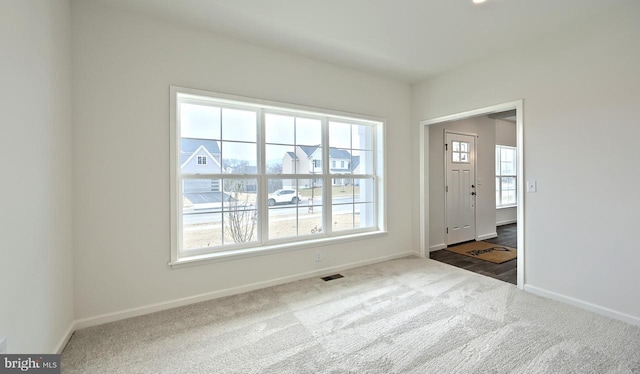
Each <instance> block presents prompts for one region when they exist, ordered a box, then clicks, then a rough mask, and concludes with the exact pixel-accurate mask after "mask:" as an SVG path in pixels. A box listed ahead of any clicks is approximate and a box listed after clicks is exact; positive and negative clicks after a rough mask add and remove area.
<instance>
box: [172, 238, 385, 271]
mask: <svg viewBox="0 0 640 374" xmlns="http://www.w3.org/2000/svg"><path fill="white" fill-rule="evenodd" d="M386 235H387V232H386V231H370V232H365V233H358V234H352V235H344V236H335V237H330V238H322V239H316V240H307V241H304V242H296V243H286V244H274V245H270V246H264V247H252V248H242V249H234V250H229V251H224V252H216V253H207V254H201V255H194V256H185V257H182V258H180V259H178V260H177V261H174V262H169V266H171V268H172V269H181V268H185V267H191V266H199V265H207V264H211V263H217V262H224V261H232V260H239V259H243V258H250V257H256V256H264V255H270V254H274V253H281V252H288V251H294V250H300V249H305V248H312V247H318V246H326V245H333V244H340V243H347V242H351V241H356V240H365V239H374V238H379V237H383V236H386Z"/></svg>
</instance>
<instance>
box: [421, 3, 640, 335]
mask: <svg viewBox="0 0 640 374" xmlns="http://www.w3.org/2000/svg"><path fill="white" fill-rule="evenodd" d="M638 19H640V3H638V2H633V3H631V4H629V5H628V6H626V7H625V8H622V9H620V10H618V11H617V12H614V13H611V14H603V15H601V16H600V17H599V18H597V19H593V20H591V22H590V23H586V24H583V25H567V30H566V32H565V33H564V34H561V33H556V34H554V35H550V36H549V38H548V39H546V40H543V41H540V42H539V43H536V44H532V45H529V46H528V47H526V48H525V47H523V48H521V49H511V50H505V53H504V55H499V56H492V57H491V58H487V59H485V60H481V61H476V62H474V63H473V64H472V65H469V66H466V67H462V68H459V69H457V70H455V71H451V72H449V73H446V74H443V75H441V76H438V77H436V78H434V79H431V80H428V81H425V82H422V83H420V84H417V85H415V86H414V89H413V97H412V100H413V119H414V121H413V122H414V124H415V126H414V127H415V128H414V129H413V131H414V135H415V134H418V120H420V119H429V118H437V117H440V116H443V115H448V114H453V113H459V112H463V111H467V110H471V109H476V108H482V107H486V106H489V105H494V104H498V103H503V102H509V101H512V100H516V99H520V98H523V99H524V156H525V159H524V163H525V166H524V167H525V178H526V179H530V180H537V182H538V192H537V193H529V194H526V196H524V198H525V204H526V206H525V225H526V227H525V234H526V236H525V255H526V257H525V266H524V267H525V283H526V285H525V287H528V289H530V290H537V291H538V292H540V293H543V294H546V295H555V296H557V297H560V298H562V297H563V296H567V297H570V298H573V299H574V301H575V302H582V303H583V304H582V305H583V306H589V305H591V306H593V307H594V308H600V309H599V310H600V311H601V312H605V313H606V312H607V309H604V308H608V312H611V313H613V314H616V313H617V314H616V315H617V316H618V317H620V318H627V320H630V321H633V322H635V323H638V324H640V300H639V299H638V284H639V283H640V271H638V266H639V264H640V250H639V249H638V245H637V243H638V238H637V236H636V226H637V223H638V207H640V194H638V185H640V173H639V172H638V170H640V169H639V167H638V139H640V125H639V121H640V120H639V119H640V105H638V103H640V89H639V87H640V73H639V71H640V70H639V68H638V67H639V66H640V43H639V42H638V41H639V40H640V22H638ZM415 139H418V136H415ZM417 149H418V141H417V140H416V141H414V155H417V153H418V152H417ZM415 160H416V162H415V163H414V170H416V173H417V171H418V158H417V156H416V158H415ZM415 216H417V212H416V214H415ZM564 299H565V300H571V299H569V298H564Z"/></svg>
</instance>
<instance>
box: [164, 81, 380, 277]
mask: <svg viewBox="0 0 640 374" xmlns="http://www.w3.org/2000/svg"><path fill="white" fill-rule="evenodd" d="M170 128H171V162H170V164H171V202H172V204H171V205H172V206H171V222H172V253H171V259H172V262H171V264H172V265H180V264H181V263H185V262H190V263H191V262H193V261H199V260H215V259H218V258H229V257H230V256H231V257H233V256H247V255H252V254H258V253H262V252H264V251H271V250H282V249H287V250H295V249H296V248H300V247H303V246H306V245H315V244H319V242H326V241H329V242H330V241H340V240H353V239H354V238H360V237H367V236H368V235H370V234H371V235H373V234H377V233H383V232H384V230H385V219H384V216H385V215H384V209H383V208H384V196H385V195H384V178H383V176H384V153H383V151H384V149H383V148H384V147H383V145H384V139H383V134H384V121H383V120H382V119H378V118H375V117H367V116H359V115H357V116H356V115H351V114H345V113H341V112H335V111H327V110H319V109H315V108H309V107H302V106H298V105H293V104H284V103H276V102H270V101H265V100H258V99H250V98H244V97H238V96H231V95H225V94H219V93H213V92H207V91H201V90H193V89H187V88H181V87H174V86H172V87H171V121H170ZM203 159H206V160H207V161H206V162H205V163H204V164H203V163H202V160H203ZM323 160H324V161H323ZM336 164H338V165H341V167H340V168H335V167H334V166H335V165H336ZM324 165H327V166H324ZM347 165H348V167H347ZM328 166H331V167H328Z"/></svg>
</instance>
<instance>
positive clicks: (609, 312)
mask: <svg viewBox="0 0 640 374" xmlns="http://www.w3.org/2000/svg"><path fill="white" fill-rule="evenodd" d="M524 290H525V291H526V292H530V293H532V294H534V295H538V296H542V297H545V298H548V299H552V300H556V301H560V302H563V303H566V304H569V305H573V306H576V307H578V308H581V309H586V310H588V311H590V312H594V313H596V314H600V315H603V316H606V317H609V318H613V319H617V320H619V321H623V322H626V323H630V324H632V325H636V326H640V317H636V316H632V315H630V314H626V313H622V312H619V311H617V310H613V309H609V308H605V307H603V306H600V305H596V304H593V303H590V302H587V301H583V300H580V299H576V298H573V297H570V296H566V295H562V294H559V293H557V292H553V291H548V290H545V289H542V288H539V287H536V286H532V285H529V284H525V285H524Z"/></svg>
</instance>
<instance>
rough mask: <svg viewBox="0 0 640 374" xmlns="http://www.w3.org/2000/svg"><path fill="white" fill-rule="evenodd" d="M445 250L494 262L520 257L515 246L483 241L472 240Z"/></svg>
mask: <svg viewBox="0 0 640 374" xmlns="http://www.w3.org/2000/svg"><path fill="white" fill-rule="evenodd" d="M445 250H447V251H449V252H454V253H458V254H461V255H465V256H469V257H473V258H478V259H480V260H485V261H489V262H493V263H494V264H501V263H503V262H507V261H511V260H513V259H515V258H516V257H518V251H517V250H516V249H515V248H510V247H505V246H503V245H496V244H493V243H487V242H483V241H479V242H470V243H465V244H460V245H456V246H452V247H447V248H445Z"/></svg>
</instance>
